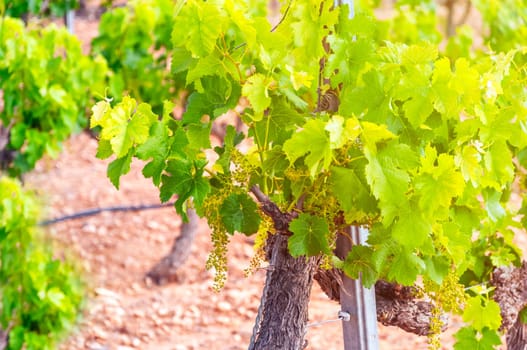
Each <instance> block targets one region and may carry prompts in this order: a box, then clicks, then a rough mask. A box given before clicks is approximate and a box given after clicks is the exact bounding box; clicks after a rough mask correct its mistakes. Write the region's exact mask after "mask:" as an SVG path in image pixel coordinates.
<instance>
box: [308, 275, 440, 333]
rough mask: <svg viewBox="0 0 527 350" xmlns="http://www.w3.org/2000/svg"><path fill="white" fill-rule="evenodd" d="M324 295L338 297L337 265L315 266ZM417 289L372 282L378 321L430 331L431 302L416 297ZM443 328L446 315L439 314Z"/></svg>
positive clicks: (408, 329) (388, 324)
mask: <svg viewBox="0 0 527 350" xmlns="http://www.w3.org/2000/svg"><path fill="white" fill-rule="evenodd" d="M314 278H315V280H316V281H317V282H318V284H319V285H320V287H321V288H322V290H323V291H324V292H325V293H326V295H327V296H328V297H329V298H330V299H331V300H334V301H339V300H340V289H339V286H340V283H342V277H341V276H340V273H339V271H338V270H336V269H331V270H318V271H317V272H316V274H315V276H314ZM416 292H417V291H416V289H415V288H414V287H405V286H401V285H398V284H394V283H388V282H386V281H382V280H380V281H377V283H376V284H375V299H376V308H377V321H378V322H380V323H382V324H383V325H385V326H395V327H399V328H401V329H403V330H405V331H407V332H409V333H414V334H417V335H427V334H429V332H430V320H431V318H432V304H431V303H429V302H426V301H423V300H418V299H416ZM441 321H442V324H443V327H442V330H445V329H446V328H447V324H448V319H447V317H446V315H443V316H441Z"/></svg>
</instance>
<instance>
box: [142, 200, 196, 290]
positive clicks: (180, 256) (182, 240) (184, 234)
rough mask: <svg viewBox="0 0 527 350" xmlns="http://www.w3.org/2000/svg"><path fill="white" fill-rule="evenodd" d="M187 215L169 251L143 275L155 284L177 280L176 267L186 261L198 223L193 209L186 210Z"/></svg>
mask: <svg viewBox="0 0 527 350" xmlns="http://www.w3.org/2000/svg"><path fill="white" fill-rule="evenodd" d="M187 216H188V218H189V221H188V222H183V224H182V225H181V233H180V234H179V236H178V237H177V238H176V239H175V240H174V243H173V244H172V249H171V250H170V253H168V255H166V256H165V257H163V258H162V259H161V260H160V261H159V262H158V263H157V264H156V265H155V266H154V267H152V269H150V271H148V272H147V274H146V276H145V278H146V279H147V280H150V281H152V282H154V283H155V284H157V285H164V284H166V283H168V282H173V281H177V280H178V275H177V272H178V269H179V268H180V267H181V266H182V265H183V264H184V263H185V261H187V259H188V257H189V255H190V251H191V248H192V243H193V242H194V239H195V237H196V234H197V232H198V225H199V217H198V215H197V214H196V212H195V211H194V210H192V209H189V210H187Z"/></svg>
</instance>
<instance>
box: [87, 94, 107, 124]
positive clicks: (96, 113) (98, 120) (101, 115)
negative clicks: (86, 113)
mask: <svg viewBox="0 0 527 350" xmlns="http://www.w3.org/2000/svg"><path fill="white" fill-rule="evenodd" d="M91 110H92V116H91V118H90V128H95V127H96V126H103V125H104V124H103V123H104V120H105V119H106V118H108V116H107V113H109V112H110V110H111V107H110V104H109V103H108V102H106V101H99V102H97V103H96V104H95V105H93V107H92V108H91Z"/></svg>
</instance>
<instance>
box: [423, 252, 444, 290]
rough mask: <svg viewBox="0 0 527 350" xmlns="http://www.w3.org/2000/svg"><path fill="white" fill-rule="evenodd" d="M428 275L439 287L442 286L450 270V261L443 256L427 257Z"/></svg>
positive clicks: (425, 260)
mask: <svg viewBox="0 0 527 350" xmlns="http://www.w3.org/2000/svg"><path fill="white" fill-rule="evenodd" d="M424 262H425V265H426V275H427V276H428V277H429V278H430V279H431V280H432V281H434V282H435V283H437V284H438V285H441V283H442V282H443V278H445V276H446V275H447V274H448V271H449V270H450V260H449V259H446V258H445V257H442V256H433V257H426V258H425V259H424Z"/></svg>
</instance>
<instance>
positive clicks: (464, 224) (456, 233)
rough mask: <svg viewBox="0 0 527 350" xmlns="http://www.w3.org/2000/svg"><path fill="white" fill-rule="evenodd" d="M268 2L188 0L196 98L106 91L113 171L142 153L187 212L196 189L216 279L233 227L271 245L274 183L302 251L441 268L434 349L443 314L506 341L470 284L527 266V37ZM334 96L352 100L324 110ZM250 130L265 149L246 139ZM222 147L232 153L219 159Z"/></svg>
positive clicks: (463, 336)
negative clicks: (219, 137)
mask: <svg viewBox="0 0 527 350" xmlns="http://www.w3.org/2000/svg"><path fill="white" fill-rule="evenodd" d="M250 3H251V4H252V2H250ZM479 5H481V4H479ZM249 7H250V8H251V9H249ZM255 9H256V10H255ZM260 9H261V6H255V7H254V8H252V7H251V6H248V4H247V3H241V2H235V1H232V0H225V1H222V2H221V3H216V2H214V3H211V2H202V1H199V0H189V1H187V2H185V4H184V5H182V6H181V8H178V9H177V11H176V12H175V13H176V14H177V15H176V16H175V18H174V23H176V24H175V25H174V27H173V32H172V41H171V45H172V46H171V47H170V50H171V54H172V58H173V69H172V71H173V73H174V74H175V75H176V76H178V77H180V78H183V79H184V81H185V85H186V88H187V89H188V90H189V96H188V99H187V105H186V110H185V112H184V113H183V115H182V117H181V118H175V117H173V116H172V115H171V111H170V110H165V111H163V113H162V114H161V113H159V112H158V111H157V110H154V112H152V108H151V106H149V105H148V104H147V103H136V101H135V100H134V99H132V98H129V97H124V98H123V99H122V101H120V102H119V101H117V103H114V104H113V105H111V104H110V103H108V102H107V101H100V102H98V103H97V104H96V105H95V107H94V108H93V112H94V113H93V117H92V120H91V124H92V127H95V126H97V127H101V128H102V131H101V140H100V152H99V155H101V156H102V157H110V156H111V155H115V156H116V158H115V160H114V161H113V162H112V166H111V169H109V176H110V178H111V180H112V181H113V182H114V184H116V185H118V184H119V178H120V176H121V175H122V174H124V173H126V172H127V171H128V169H129V164H130V162H131V160H132V158H133V157H137V158H140V159H143V160H147V161H148V162H149V163H148V164H147V166H146V167H145V169H144V173H145V175H146V176H147V177H151V178H152V180H153V182H154V184H155V185H156V186H158V187H159V189H160V194H161V198H162V200H164V201H167V200H169V199H170V198H171V197H172V196H174V195H177V196H178V200H177V202H176V210H177V211H178V212H179V213H180V214H181V215H185V214H184V210H183V209H184V208H185V206H186V205H189V203H190V202H189V201H192V204H191V205H193V206H194V207H195V208H196V211H197V212H198V213H199V214H200V215H201V216H205V217H206V218H207V219H208V220H209V225H210V226H211V229H212V231H213V233H212V241H213V246H214V247H213V252H212V254H211V256H210V258H209V261H208V267H214V268H215V269H216V271H217V275H216V285H215V286H216V287H217V288H219V287H221V286H222V285H223V283H224V282H225V278H226V266H227V262H226V245H227V242H228V238H229V235H230V234H234V233H236V232H238V233H243V234H246V235H252V234H255V233H256V237H257V240H256V241H257V253H256V257H255V259H258V258H259V257H260V256H261V254H262V253H261V252H260V250H258V249H259V247H260V246H261V245H262V244H263V241H264V240H265V239H264V237H265V234H266V232H268V230H267V229H266V225H267V224H261V222H262V221H263V222H266V221H265V220H268V219H265V215H264V213H265V211H264V210H259V209H258V207H257V205H256V203H255V199H254V198H253V197H251V196H249V195H248V194H247V192H248V191H249V189H251V188H258V189H261V191H262V193H263V196H260V197H262V198H263V197H265V200H266V201H267V198H268V199H269V201H272V203H273V204H274V206H275V207H276V208H279V210H278V211H279V212H280V213H279V214H280V215H279V216H281V217H284V216H285V217H287V215H289V222H288V223H287V224H288V227H287V228H286V229H282V231H283V232H280V234H283V235H284V236H286V237H287V246H288V249H289V254H290V255H291V256H292V257H299V256H307V257H312V256H314V257H317V258H320V257H323V259H322V261H323V263H322V265H324V267H330V266H333V267H336V268H340V269H342V270H343V271H344V272H345V273H346V274H347V275H348V276H350V277H353V278H356V277H357V276H359V274H361V275H362V277H363V282H364V283H365V285H367V286H371V285H373V284H374V283H375V281H376V280H378V279H386V280H389V281H392V282H397V283H400V284H402V285H407V286H411V285H414V284H415V283H416V282H417V281H419V280H423V281H425V283H424V289H425V291H424V292H425V293H426V294H427V295H429V296H430V297H431V299H432V300H433V301H434V302H435V305H436V309H434V311H433V312H434V315H435V316H436V317H434V318H433V321H432V324H431V327H432V335H431V345H432V346H437V345H438V343H437V338H436V335H437V332H438V331H439V330H440V329H441V324H440V322H439V314H440V313H441V312H442V311H448V312H454V313H459V314H461V315H462V317H463V320H464V321H465V322H466V323H467V328H466V329H464V330H462V331H460V333H459V338H458V342H459V344H466V342H469V341H472V342H478V341H479V340H478V339H472V338H471V339H470V340H469V339H468V338H469V337H467V335H468V334H472V335H473V334H485V336H487V337H489V339H494V338H495V337H497V334H498V332H499V328H500V327H499V326H500V325H499V324H498V323H497V322H496V320H498V319H499V317H500V315H499V308H497V307H496V305H495V303H493V301H492V300H491V298H490V296H487V295H485V296H482V295H473V294H471V293H472V292H470V290H471V287H472V286H474V285H478V284H481V283H483V284H486V283H488V281H489V280H490V276H491V273H492V271H493V269H494V268H498V267H500V266H507V265H511V264H515V265H518V264H520V261H521V255H520V253H519V250H518V248H517V247H516V246H515V244H514V241H513V236H514V232H513V231H512V229H511V228H512V227H518V228H519V227H520V224H519V222H518V220H517V214H518V212H517V210H516V209H514V208H513V207H512V206H511V205H510V201H511V198H510V193H511V191H512V189H513V184H514V183H515V179H516V178H517V177H520V176H519V175H518V174H520V173H521V170H522V169H521V167H524V164H525V163H526V162H525V150H526V149H527V141H526V140H527V137H526V135H525V128H524V125H525V123H526V122H527V119H526V118H527V117H526V116H527V106H526V105H525V103H524V101H525V100H526V99H527V91H526V90H525V87H524V82H525V79H526V76H525V75H526V72H527V70H526V68H525V64H526V62H527V59H526V56H527V51H526V49H525V46H515V47H514V48H510V47H506V46H501V45H498V43H497V39H496V38H500V37H501V35H512V33H511V32H510V31H504V32H499V31H498V30H497V28H493V29H492V30H491V32H490V34H489V36H488V37H484V38H483V40H484V41H486V42H488V43H490V44H491V45H492V48H493V49H494V50H495V51H489V52H485V51H482V50H478V49H475V50H473V49H472V48H471V47H470V40H469V34H467V31H462V30H461V29H460V30H459V31H458V32H459V34H458V36H455V35H453V36H451V37H450V38H449V42H448V44H447V45H446V48H445V50H442V49H440V48H439V47H438V43H439V42H440V39H441V36H440V32H439V31H438V30H437V29H436V28H438V26H437V22H436V21H437V16H436V10H437V5H435V3H433V2H432V1H426V2H422V3H417V2H406V1H405V2H400V3H398V4H397V5H396V8H395V16H394V17H392V18H389V19H387V20H377V19H375V17H374V16H373V12H372V8H370V7H369V6H368V5H367V4H363V3H361V4H359V5H357V6H356V8H355V9H354V13H355V17H354V18H353V19H349V16H348V14H349V11H350V9H349V8H347V7H345V6H344V7H337V8H333V7H332V6H330V4H329V3H328V2H327V1H320V0H303V1H299V2H295V3H291V4H289V5H288V7H287V10H286V9H284V14H283V17H282V19H281V20H280V21H279V23H278V25H276V26H274V27H272V26H271V25H270V24H269V22H268V21H267V19H266V18H265V14H264V13H262V11H261V10H260ZM486 15H489V16H490V15H492V14H491V13H487V14H486ZM212 19H214V20H212ZM520 20H521V18H520ZM212 23H214V24H212ZM524 24H525V23H524ZM522 28H523V27H522ZM291 33H292V34H291ZM506 33H508V34H506ZM518 40H520V39H518ZM521 45H525V43H523V42H521ZM321 62H323V63H324V64H321ZM317 81H318V84H315V82H317ZM322 91H331V95H332V98H333V99H338V102H339V103H338V104H335V103H334V104H332V107H331V108H327V109H328V110H325V111H322V108H319V107H320V105H321V102H322V100H323V99H324V98H323V95H322ZM137 98H139V96H138V97H137ZM240 99H243V100H246V101H247V102H248V104H249V106H248V107H247V108H246V109H245V110H244V111H243V112H241V113H240V118H241V120H242V121H243V122H244V123H246V125H247V130H248V131H247V134H244V133H242V134H236V132H235V130H234V128H228V129H227V130H226V135H225V139H224V142H223V143H222V144H221V145H220V146H218V147H215V148H212V146H211V143H210V133H211V129H212V125H211V124H212V123H213V122H214V119H215V118H217V117H218V116H220V115H221V114H223V113H224V112H226V111H228V110H229V109H232V108H234V107H235V106H236V104H237V103H238V101H239V100H240ZM326 102H327V101H326ZM156 103H157V102H156ZM168 105H170V104H168ZM337 105H338V107H337ZM156 113H159V115H158V114H156ZM242 139H246V140H247V142H248V143H249V144H252V146H253V147H248V148H247V149H246V150H244V151H242V150H241V148H239V147H238V145H239V143H240V141H241V140H242ZM211 149H212V150H213V151H214V152H216V154H217V156H218V159H217V161H215V162H214V163H213V164H207V160H206V156H205V150H211ZM516 159H518V161H519V163H517V162H516ZM253 194H254V193H253ZM258 202H259V204H261V205H263V204H262V200H261V198H260V199H258ZM264 204H265V203H264ZM525 207H526V205H525V202H524V203H523V209H522V210H523V212H526V209H525ZM273 208H274V207H273ZM267 215H268V214H267ZM274 224H275V225H276V222H274ZM350 225H363V226H366V227H368V228H369V230H370V237H369V240H368V245H360V244H356V245H354V246H353V247H352V249H351V251H350V252H349V254H348V255H347V256H346V257H345V258H344V259H343V260H341V259H339V258H337V257H336V256H335V255H334V252H333V249H334V248H335V242H336V236H337V235H339V234H342V232H343V228H345V227H348V226H350ZM257 232H258V233H257ZM258 252H260V253H258ZM259 254H260V255H259ZM481 309H483V310H485V312H486V313H485V317H484V318H482V319H480V318H478V317H477V314H478V310H481ZM478 332H479V333H478ZM476 338H477V337H476ZM458 346H461V345H458Z"/></svg>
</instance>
